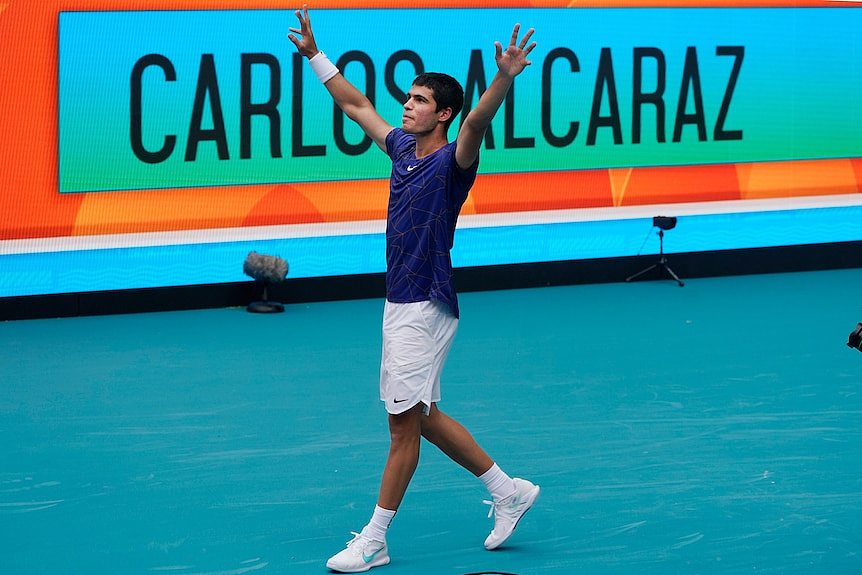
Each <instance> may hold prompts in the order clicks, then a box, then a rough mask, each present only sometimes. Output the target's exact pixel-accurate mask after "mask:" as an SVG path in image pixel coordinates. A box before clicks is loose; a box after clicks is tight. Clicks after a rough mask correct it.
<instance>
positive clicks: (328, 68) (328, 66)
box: [308, 52, 338, 84]
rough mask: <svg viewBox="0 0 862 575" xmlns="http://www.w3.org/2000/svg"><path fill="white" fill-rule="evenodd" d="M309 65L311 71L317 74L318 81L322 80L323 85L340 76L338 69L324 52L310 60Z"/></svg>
mask: <svg viewBox="0 0 862 575" xmlns="http://www.w3.org/2000/svg"><path fill="white" fill-rule="evenodd" d="M308 63H309V64H311V69H312V71H314V73H315V74H317V79H318V80H320V83H321V84H325V83H326V82H328V81H329V80H330V79H331V78H332V77H333V76H335V75H336V74H338V68H336V67H335V64H333V63H332V62H330V61H329V58H327V57H326V54H324V53H323V52H318V53H317V54H315V55H314V56H313V57H312V58H310V59H309V60H308Z"/></svg>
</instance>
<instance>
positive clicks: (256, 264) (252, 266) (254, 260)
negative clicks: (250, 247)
mask: <svg viewBox="0 0 862 575" xmlns="http://www.w3.org/2000/svg"><path fill="white" fill-rule="evenodd" d="M242 271H243V273H245V275H247V276H249V277H251V278H254V279H256V280H258V281H262V282H264V283H270V284H274V283H279V282H283V281H284V278H285V277H287V262H286V261H284V260H283V259H281V258H280V257H278V256H267V255H263V254H259V253H257V252H249V254H248V256H246V258H245V262H244V263H243V264H242Z"/></svg>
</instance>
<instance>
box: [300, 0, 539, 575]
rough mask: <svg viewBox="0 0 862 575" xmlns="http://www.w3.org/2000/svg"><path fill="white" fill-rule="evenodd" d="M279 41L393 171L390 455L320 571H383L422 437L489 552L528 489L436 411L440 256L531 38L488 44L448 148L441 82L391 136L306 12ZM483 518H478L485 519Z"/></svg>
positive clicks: (459, 101) (444, 324)
mask: <svg viewBox="0 0 862 575" xmlns="http://www.w3.org/2000/svg"><path fill="white" fill-rule="evenodd" d="M296 16H297V18H298V19H299V25H300V27H299V28H290V32H292V33H291V34H289V35H288V37H289V38H290V40H291V41H292V42H293V44H294V45H295V46H296V48H297V50H299V53H300V54H302V55H303V56H305V57H306V58H308V60H309V63H310V65H311V68H312V70H313V71H314V73H315V74H316V75H317V77H318V79H319V80H320V81H321V82H322V83H323V84H324V85H325V86H326V89H327V90H328V91H329V93H330V94H331V95H332V97H333V99H334V100H335V103H336V104H337V105H338V106H339V107H340V108H341V109H342V110H343V111H344V113H345V114H347V116H348V117H349V118H351V119H352V120H354V121H355V122H357V123H358V124H359V125H360V126H361V127H362V129H363V130H364V131H365V133H366V134H367V135H368V136H369V137H370V138H371V139H372V140H373V141H374V142H375V143H376V144H377V145H378V146H379V147H380V149H381V150H383V151H384V152H386V153H387V154H388V155H389V157H390V158H391V159H392V174H391V177H390V188H389V208H388V216H387V223H386V264H387V270H386V303H385V306H384V312H383V357H382V361H381V368H380V399H381V400H382V401H383V402H384V403H385V406H386V410H387V412H388V414H389V431H390V448H389V456H388V459H387V461H386V466H385V468H384V470H383V477H382V480H381V483H380V492H379V497H378V500H377V505H376V506H375V508H374V512H373V514H372V516H371V519H370V521H369V522H368V524H367V525H366V526H365V527H364V528H363V529H362V531H361V532H360V533H354V535H355V537H354V538H353V539H352V540H351V541H350V542H348V544H347V548H346V549H344V550H342V551H341V552H340V553H337V554H336V555H334V556H333V557H331V558H330V559H329V561H327V563H326V566H327V567H329V568H330V569H332V570H334V571H339V572H343V573H356V572H361V571H368V570H369V569H371V568H372V567H377V566H380V565H386V564H388V563H389V550H388V548H387V545H386V531H387V529H388V528H389V524H390V522H391V521H392V518H393V517H394V516H395V512H396V511H397V510H398V506H399V505H400V504H401V500H402V498H403V497H404V493H405V491H406V489H407V485H408V483H409V482H410V479H411V478H412V477H413V473H414V471H415V470H416V466H417V464H418V462H419V445H420V441H421V438H422V437H424V438H425V439H426V440H428V441H430V442H431V443H433V444H434V445H436V446H437V447H438V448H439V449H440V450H442V451H443V452H444V453H445V454H446V455H447V456H449V457H450V458H451V459H452V460H453V461H455V462H456V463H458V464H460V465H461V466H463V467H464V468H466V469H467V470H468V471H470V472H471V473H473V474H474V475H475V476H477V477H478V478H479V479H481V480H482V482H483V483H484V484H485V485H486V487H487V488H488V491H489V492H490V494H491V501H486V502H485V503H487V504H490V505H491V512H493V514H494V527H493V529H492V531H491V533H490V534H489V535H488V537H487V538H486V539H485V548H486V549H495V548H497V547H499V546H500V545H502V544H503V543H504V542H506V540H507V539H509V537H510V536H511V535H512V532H513V531H514V529H515V526H516V525H517V524H518V521H519V520H520V519H521V517H522V516H523V515H524V513H526V512H527V510H528V509H530V507H531V506H532V505H533V503H534V502H535V500H536V498H537V497H538V495H539V486H538V485H533V484H532V483H530V482H529V481H526V480H524V479H518V478H514V479H513V478H511V477H509V476H508V475H507V474H506V473H504V472H503V470H502V469H500V467H499V466H498V465H497V464H495V463H494V461H493V460H492V459H491V458H490V457H489V456H488V454H487V453H486V452H485V451H484V450H483V449H482V448H481V447H480V446H479V444H478V443H476V441H475V440H474V439H473V437H472V436H471V435H470V433H469V432H468V431H467V430H466V429H465V428H464V427H463V426H462V425H461V424H459V423H458V422H457V421H455V420H454V419H452V418H451V417H449V416H447V415H446V414H444V413H443V412H442V411H440V409H439V408H438V407H437V402H438V401H439V400H440V373H441V372H442V370H443V364H444V363H445V361H446V356H447V354H448V353H449V348H450V346H451V345H452V339H453V338H454V336H455V331H456V330H457V327H458V317H459V310H458V298H457V295H456V293H455V288H454V286H453V282H452V263H451V259H450V255H449V252H450V250H451V249H452V242H453V240H454V235H455V224H456V221H457V219H458V214H459V213H460V210H461V206H462V205H463V204H464V201H465V200H466V199H467V194H468V192H469V190H470V187H471V186H472V185H473V182H474V181H475V179H476V171H477V169H478V167H479V145H480V144H481V142H482V139H483V137H484V135H485V131H486V129H487V128H488V125H489V124H490V123H491V119H492V118H493V117H494V115H495V114H496V113H497V110H498V109H499V107H500V104H501V103H502V102H503V98H504V97H505V95H506V93H507V92H508V90H509V87H510V86H511V85H512V82H513V81H514V79H515V77H516V76H517V75H518V74H520V73H521V72H522V71H523V70H524V68H526V67H527V66H529V65H530V61H529V60H528V59H527V57H528V56H529V54H530V52H531V51H532V50H533V48H534V47H535V46H536V43H535V42H533V43H531V44H529V45H528V43H529V41H530V37H531V36H532V35H533V30H532V29H530V30H529V31H528V32H527V33H526V34H525V35H524V36H523V38H521V39H520V41H519V40H518V36H519V29H520V25H518V24H516V25H515V28H514V30H513V31H512V37H511V39H510V40H509V45H508V46H507V47H506V49H505V50H504V49H503V47H502V45H501V44H500V43H499V42H495V47H496V61H497V68H498V70H497V73H496V75H495V76H494V79H493V80H492V81H491V84H490V85H489V86H488V89H487V90H486V91H485V92H484V93H483V94H482V96H481V97H480V98H479V101H478V103H477V104H476V107H475V108H473V109H472V110H471V111H470V113H469V114H468V115H467V117H466V118H465V119H464V121H463V123H462V126H461V129H460V130H459V131H458V137H457V138H456V140H455V141H454V142H451V143H450V142H449V141H448V136H447V132H448V128H449V126H450V125H451V124H452V121H453V120H454V119H455V116H456V115H457V114H458V112H459V111H460V110H461V107H462V105H463V103H464V91H463V89H462V87H461V85H460V84H459V83H458V82H457V81H456V80H455V79H454V78H452V77H451V76H447V75H445V74H439V73H425V74H420V75H419V76H418V77H417V78H416V80H415V81H414V82H413V85H412V87H411V88H410V91H409V92H408V94H407V101H406V102H405V103H404V108H403V113H402V116H401V127H400V128H393V127H392V126H390V125H389V124H388V123H387V122H386V121H385V120H384V119H383V118H382V117H381V116H380V115H379V114H378V113H377V111H376V110H375V109H374V106H373V104H372V103H371V102H370V101H369V100H368V98H367V97H366V96H365V95H364V94H362V93H361V92H359V91H358V90H357V89H356V88H355V87H354V86H353V85H352V84H350V82H348V81H347V80H346V79H345V78H344V76H343V75H342V74H341V73H340V72H339V70H338V69H337V68H336V67H335V65H333V64H332V63H331V62H330V61H329V60H328V59H327V57H326V55H325V54H324V53H323V52H321V51H320V50H318V48H317V44H316V42H315V39H314V34H313V32H312V29H311V21H310V19H309V16H308V8H307V6H303V9H302V10H297V11H296ZM490 515H491V514H490V513H489V517H490Z"/></svg>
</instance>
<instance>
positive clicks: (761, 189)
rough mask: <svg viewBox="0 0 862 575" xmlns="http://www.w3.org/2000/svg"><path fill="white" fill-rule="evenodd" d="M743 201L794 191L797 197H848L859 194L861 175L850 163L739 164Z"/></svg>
mask: <svg viewBox="0 0 862 575" xmlns="http://www.w3.org/2000/svg"><path fill="white" fill-rule="evenodd" d="M736 171H737V173H739V181H740V192H741V194H742V199H745V200H753V199H761V198H780V197H785V196H786V195H787V190H793V194H794V195H797V196H819V195H831V194H848V193H853V192H858V191H859V190H860V180H859V174H858V171H854V170H853V162H852V161H851V160H820V161H816V162H814V161H812V162H781V163H775V164H739V165H738V166H737V167H736Z"/></svg>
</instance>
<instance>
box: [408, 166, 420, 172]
mask: <svg viewBox="0 0 862 575" xmlns="http://www.w3.org/2000/svg"><path fill="white" fill-rule="evenodd" d="M418 167H419V164H416V165H415V166H407V171H408V172H412V171H413V170H415V169H416V168H418Z"/></svg>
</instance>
